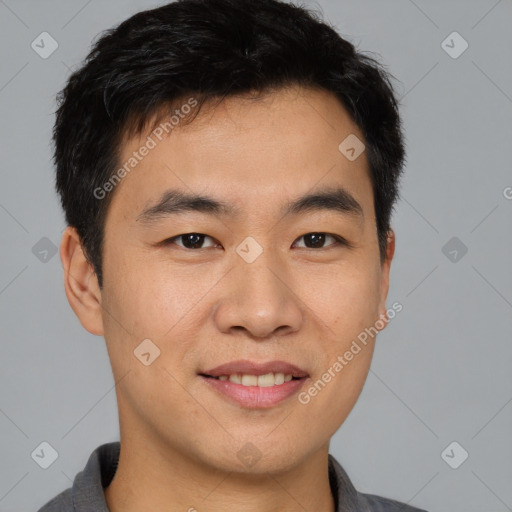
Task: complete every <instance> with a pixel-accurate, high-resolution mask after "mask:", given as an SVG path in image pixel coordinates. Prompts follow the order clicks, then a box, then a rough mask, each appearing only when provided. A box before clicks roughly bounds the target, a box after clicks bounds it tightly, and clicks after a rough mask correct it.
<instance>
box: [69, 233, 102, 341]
mask: <svg viewBox="0 0 512 512" xmlns="http://www.w3.org/2000/svg"><path fill="white" fill-rule="evenodd" d="M60 259H61V261H62V266H63V269H64V288H65V291H66V296H67V298H68V302H69V304H70V306H71V308H72V309H73V311H74V312H75V314H76V316H77V317H78V319H79V320H80V323H81V324H82V325H83V326H84V328H85V329H87V330H88V331H89V332H90V333H91V334H96V335H98V336H101V335H103V320H102V315H101V290H100V288H99V285H98V279H97V277H96V273H95V272H94V269H93V267H92V265H91V264H90V263H89V262H88V261H87V259H86V257H85V254H84V251H83V250H82V245H81V241H80V237H79V235H78V233H77V231H76V229H75V228H73V227H71V226H68V227H67V228H66V229H65V230H64V233H63V235H62V240H61V244H60Z"/></svg>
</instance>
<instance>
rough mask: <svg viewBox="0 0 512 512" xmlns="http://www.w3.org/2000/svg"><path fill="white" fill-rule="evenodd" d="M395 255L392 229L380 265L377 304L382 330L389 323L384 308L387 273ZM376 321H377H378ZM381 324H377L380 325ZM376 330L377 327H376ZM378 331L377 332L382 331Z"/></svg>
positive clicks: (387, 287)
mask: <svg viewBox="0 0 512 512" xmlns="http://www.w3.org/2000/svg"><path fill="white" fill-rule="evenodd" d="M394 254H395V232H394V231H393V230H392V229H389V231H388V235H387V241H386V255H385V259H384V261H383V262H382V263H381V281H380V302H379V318H378V320H382V321H384V323H385V325H384V326H383V327H382V329H384V328H385V327H386V325H387V324H388V322H389V318H388V314H387V308H386V298H387V296H388V291H389V273H390V269H391V261H392V260H393V256H394ZM378 320H377V321H378ZM381 323H382V322H379V324H381ZM376 328H377V329H378V327H376ZM382 329H378V330H382Z"/></svg>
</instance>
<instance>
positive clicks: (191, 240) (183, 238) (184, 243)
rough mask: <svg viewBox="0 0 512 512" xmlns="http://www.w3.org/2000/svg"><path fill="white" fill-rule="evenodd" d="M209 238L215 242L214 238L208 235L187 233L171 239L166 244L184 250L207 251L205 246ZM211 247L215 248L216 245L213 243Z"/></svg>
mask: <svg viewBox="0 0 512 512" xmlns="http://www.w3.org/2000/svg"><path fill="white" fill-rule="evenodd" d="M207 238H208V239H210V240H212V241H213V238H211V237H210V236H208V235H203V234H202V233H186V234H184V235H178V236H175V237H173V238H169V239H168V240H167V241H166V242H165V243H166V245H167V244H176V245H178V246H180V247H183V248H184V249H205V248H206V247H204V246H203V244H204V241H205V239H207ZM178 242H181V243H178ZM209 247H215V243H212V244H211V245H210V246H209Z"/></svg>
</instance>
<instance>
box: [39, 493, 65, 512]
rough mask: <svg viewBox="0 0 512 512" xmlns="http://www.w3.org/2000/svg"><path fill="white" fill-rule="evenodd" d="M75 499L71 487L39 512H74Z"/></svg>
mask: <svg viewBox="0 0 512 512" xmlns="http://www.w3.org/2000/svg"><path fill="white" fill-rule="evenodd" d="M73 510H74V507H73V498H72V494H71V487H70V488H69V489H66V490H65V491H62V492H61V493H60V494H57V496H55V497H54V498H52V499H51V500H50V501H48V502H47V503H46V504H44V505H43V506H42V507H41V508H40V509H39V510H38V511H37V512H72V511H73Z"/></svg>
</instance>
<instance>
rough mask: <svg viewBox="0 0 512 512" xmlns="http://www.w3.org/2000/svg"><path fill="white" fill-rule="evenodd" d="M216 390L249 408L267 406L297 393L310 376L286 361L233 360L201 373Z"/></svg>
mask: <svg viewBox="0 0 512 512" xmlns="http://www.w3.org/2000/svg"><path fill="white" fill-rule="evenodd" d="M198 375H199V377H201V378H202V379H203V380H204V381H205V382H206V383H207V384H208V385H209V386H210V388H212V389H213V390H214V391H215V392H216V393H218V394H220V395H221V396H222V397H224V398H227V399H228V400H229V401H230V402H235V403H236V404H237V405H239V406H242V407H246V408H267V407H272V406H274V405H276V404H278V403H279V402H281V401H283V400H285V399H286V398H289V397H290V396H292V395H294V394H295V393H297V392H298V390H299V389H300V388H301V387H302V386H303V385H304V382H305V381H306V380H307V379H308V378H309V374H308V373H307V372H305V371H304V370H302V369H300V368H299V367H297V366H295V365H292V364H289V363H286V362H284V361H271V362H268V363H255V362H252V361H245V360H242V361H233V362H231V363H226V364H223V365H221V366H217V367H215V368H212V369H210V370H206V371H204V372H202V371H201V372H199V373H198Z"/></svg>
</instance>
